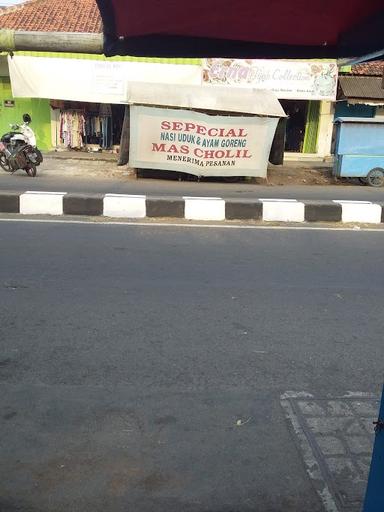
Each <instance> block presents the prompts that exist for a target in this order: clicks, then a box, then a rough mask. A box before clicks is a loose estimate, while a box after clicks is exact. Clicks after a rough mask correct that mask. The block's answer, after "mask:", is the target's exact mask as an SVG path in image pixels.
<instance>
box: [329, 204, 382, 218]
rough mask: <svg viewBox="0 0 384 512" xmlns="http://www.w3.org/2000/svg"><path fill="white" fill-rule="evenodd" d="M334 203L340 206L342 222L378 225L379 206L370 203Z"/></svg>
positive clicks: (379, 216)
mask: <svg viewBox="0 0 384 512" xmlns="http://www.w3.org/2000/svg"><path fill="white" fill-rule="evenodd" d="M334 203H338V204H340V205H341V208H342V214H341V221H342V222H360V223H362V224H380V222H381V206H380V205H379V204H373V203H371V202H370V201H342V200H335V201H334Z"/></svg>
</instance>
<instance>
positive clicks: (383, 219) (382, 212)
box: [378, 203, 384, 222]
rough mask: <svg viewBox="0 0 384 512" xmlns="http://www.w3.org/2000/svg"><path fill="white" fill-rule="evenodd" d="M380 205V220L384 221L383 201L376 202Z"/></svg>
mask: <svg viewBox="0 0 384 512" xmlns="http://www.w3.org/2000/svg"><path fill="white" fill-rule="evenodd" d="M378 204H379V205H380V206H381V222H384V203H378Z"/></svg>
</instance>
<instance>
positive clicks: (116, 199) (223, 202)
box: [0, 191, 384, 224]
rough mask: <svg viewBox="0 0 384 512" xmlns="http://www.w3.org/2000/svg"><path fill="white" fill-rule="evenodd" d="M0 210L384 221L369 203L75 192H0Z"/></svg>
mask: <svg viewBox="0 0 384 512" xmlns="http://www.w3.org/2000/svg"><path fill="white" fill-rule="evenodd" d="M0 213H4V214H8V213H9V214H12V213H18V214H22V215H84V216H88V217H95V216H105V217H111V218H126V219H144V218H150V219H156V218H158V219H162V218H174V219H186V220H194V221H214V222H219V221H226V220H228V221H233V220H238V221H241V220H245V221H246V220H248V221H259V222H266V223H269V222H278V223H289V222H291V223H303V222H307V223H319V222H327V223H358V224H384V205H383V204H381V203H380V204H378V203H372V202H370V201H347V200H341V199H335V200H332V201H331V200H324V201H319V200H300V201H299V200H296V199H267V198H264V199H258V198H249V197H248V198H239V197H236V198H226V199H223V198H221V197H197V196H195V197H179V196H149V197H148V196H145V195H127V194H80V193H67V192H43V191H28V192H15V191H4V192H1V191H0Z"/></svg>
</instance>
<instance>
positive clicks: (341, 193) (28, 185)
mask: <svg viewBox="0 0 384 512" xmlns="http://www.w3.org/2000/svg"><path fill="white" fill-rule="evenodd" d="M54 164H55V166H56V167H57V169H56V170H50V167H49V166H50V165H52V164H51V161H49V160H47V162H45V163H44V165H45V167H44V168H39V170H38V175H37V177H36V178H33V179H32V178H29V177H28V176H27V175H26V174H25V173H24V172H23V171H18V172H17V173H16V174H14V175H12V176H10V175H9V174H7V173H5V172H2V171H1V170H0V190H15V191H27V190H45V191H53V192H55V191H56V192H78V193H90V194H92V193H95V194H98V193H100V194H105V193H114V194H143V195H151V196H159V195H160V196H179V197H180V196H204V197H223V198H237V199H242V198H244V199H248V198H276V199H319V200H326V199H329V200H333V199H344V200H357V201H376V202H384V188H381V189H376V188H372V187H368V186H363V185H361V184H360V182H358V180H353V181H351V182H350V183H349V182H348V183H345V184H343V185H312V186H311V185H284V186H266V185H256V184H253V183H246V182H238V183H225V182H223V181H211V182H210V181H201V182H196V181H177V180H175V179H152V178H139V179H134V178H128V177H123V178H121V177H120V178H117V177H115V178H113V177H111V178H106V177H105V175H104V176H103V175H102V173H101V172H100V169H102V167H103V165H105V162H88V163H87V166H85V169H86V170H84V175H83V176H82V175H81V174H79V172H77V173H76V174H75V175H73V174H72V172H74V170H73V169H75V171H76V166H77V163H76V161H75V164H73V163H71V161H70V160H69V161H66V160H62V161H58V162H57V161H55V162H54ZM83 165H84V164H83ZM71 166H72V167H71ZM92 166H93V167H94V168H95V170H94V171H92V168H93V167H92ZM66 171H68V172H67V175H66Z"/></svg>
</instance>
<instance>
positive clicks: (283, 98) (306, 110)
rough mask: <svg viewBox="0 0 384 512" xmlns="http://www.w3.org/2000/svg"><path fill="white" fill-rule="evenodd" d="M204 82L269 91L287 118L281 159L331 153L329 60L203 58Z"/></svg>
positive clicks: (333, 72)
mask: <svg viewBox="0 0 384 512" xmlns="http://www.w3.org/2000/svg"><path fill="white" fill-rule="evenodd" d="M203 83H204V84H206V85H207V86H209V85H229V86H235V87H244V88H256V89H266V90H270V91H272V92H274V93H275V94H276V96H277V97H278V99H279V100H280V103H281V105H282V106H283V108H284V110H285V112H286V114H287V115H288V121H287V133H286V146H285V150H286V157H287V158H289V157H290V156H291V157H294V158H297V157H300V156H303V157H304V156H306V155H307V156H312V157H313V156H318V157H321V158H323V157H326V156H328V155H329V154H330V146H331V135H332V122H333V102H334V100H335V98H336V90H337V66H336V63H335V62H334V61H291V60H234V59H206V60H205V61H204V69H203Z"/></svg>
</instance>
